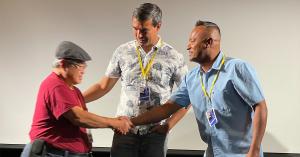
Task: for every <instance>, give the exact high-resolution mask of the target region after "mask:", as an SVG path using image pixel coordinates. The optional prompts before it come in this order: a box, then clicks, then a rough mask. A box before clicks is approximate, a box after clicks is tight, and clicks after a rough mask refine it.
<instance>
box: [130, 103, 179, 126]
mask: <svg viewBox="0 0 300 157" xmlns="http://www.w3.org/2000/svg"><path fill="white" fill-rule="evenodd" d="M180 108H181V107H180V106H178V105H176V104H174V103H172V102H169V101H168V102H167V103H166V104H164V105H162V106H158V107H155V108H153V109H151V110H150V111H148V112H146V113H144V114H142V115H139V116H138V117H134V118H132V119H131V121H132V123H133V125H143V124H149V123H156V122H159V121H161V120H163V119H166V118H168V117H170V115H172V114H173V113H174V112H176V111H177V110H179V109H180Z"/></svg>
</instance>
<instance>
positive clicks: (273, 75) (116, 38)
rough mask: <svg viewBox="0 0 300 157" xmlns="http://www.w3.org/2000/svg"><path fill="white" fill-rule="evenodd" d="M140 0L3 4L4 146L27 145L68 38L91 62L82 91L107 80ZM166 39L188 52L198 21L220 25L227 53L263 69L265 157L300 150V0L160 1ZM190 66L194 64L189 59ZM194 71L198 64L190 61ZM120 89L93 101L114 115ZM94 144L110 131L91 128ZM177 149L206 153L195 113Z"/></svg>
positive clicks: (175, 135) (0, 134)
mask: <svg viewBox="0 0 300 157" xmlns="http://www.w3.org/2000/svg"><path fill="white" fill-rule="evenodd" d="M142 2H144V1H141V0H126V1H123V0H119V1H117V0H36V1H26V2H25V1H23V0H19V1H16V0H0V60H1V62H0V72H1V75H0V86H1V89H2V90H1V91H0V107H1V110H0V125H1V129H0V143H11V144H24V143H27V142H28V140H29V139H28V131H29V128H30V124H31V119H32V114H33V109H34V104H35V97H36V94H37V90H38V87H39V84H40V82H41V81H42V80H43V78H44V77H45V76H47V75H48V74H49V72H50V70H51V62H52V61H53V59H54V50H55V48H56V46H57V45H58V43H59V42H60V41H62V40H70V41H74V42H75V43H77V44H79V45H81V46H82V47H83V48H84V49H86V50H87V51H88V52H89V53H90V54H91V56H92V57H93V61H92V62H90V63H89V67H88V70H87V73H86V76H85V80H84V82H83V83H82V84H81V85H79V87H80V88H81V89H82V90H84V89H86V88H87V87H88V86H90V85H91V84H92V83H94V82H96V81H97V80H98V79H99V78H100V77H101V76H103V75H104V72H105V69H106V66H107V64H108V62H109V59H110V58H111V55H112V52H113V51H114V49H115V48H116V47H117V46H118V45H120V44H121V43H124V42H126V41H128V40H131V39H132V33H131V26H130V25H131V23H130V18H131V13H132V10H133V8H134V7H136V6H137V5H138V4H140V3H142ZM153 2H155V3H157V4H158V5H159V6H160V7H161V8H162V10H163V26H162V30H161V33H160V34H161V36H162V38H163V39H164V40H165V41H167V42H169V43H170V44H171V45H173V46H174V47H175V48H176V49H177V50H178V51H180V52H181V53H183V54H184V56H185V58H186V60H187V54H186V53H187V52H186V44H187V40H188V35H189V33H190V31H191V29H192V28H193V25H194V23H195V21H196V20H198V19H203V20H211V21H213V22H216V23H217V24H219V26H220V27H221V31H222V49H223V51H224V52H225V54H226V55H228V56H233V57H238V58H242V59H245V60H247V61H248V62H250V63H251V64H252V65H253V66H254V67H255V68H256V70H257V72H258V74H259V76H260V80H261V84H262V86H263V89H264V92H265V96H266V99H267V103H268V106H269V121H268V127H267V131H266V136H265V138H264V141H263V146H264V150H265V151H266V152H291V153H300V148H299V145H300V141H299V139H300V138H299V134H298V132H299V127H300V122H299V110H300V94H299V93H300V92H299V87H300V81H299V80H300V70H299V69H300V62H299V61H298V58H299V57H300V55H299V52H300V38H299V37H300V31H299V28H300V20H299V15H300V8H299V6H300V1H297V0H281V1H279V0H278V1H274V0H269V1H267V0H264V1H232V0H227V1H218V2H217V1H214V0H213V1H211V0H207V1H204V0H184V1H182V0H157V1H153ZM187 61H188V60H187ZM189 65H190V67H193V66H194V64H191V63H189ZM119 91H120V85H119V84H118V85H117V86H116V87H115V88H114V89H113V90H112V91H111V93H110V94H108V95H107V96H105V97H104V98H102V99H101V100H98V101H96V102H94V103H91V104H89V108H90V111H92V112H94V113H97V114H100V115H104V116H114V113H115V111H116V104H117V103H118V100H117V97H119ZM93 134H94V141H95V143H94V146H96V147H110V145H111V140H112V131H111V130H109V129H99V130H93ZM169 147H170V148H172V149H192V150H194V149H202V150H203V149H205V147H206V146H205V144H203V142H202V141H201V140H200V137H199V133H198V130H197V126H196V122H195V120H194V115H193V112H192V111H191V112H190V113H188V115H187V116H186V117H185V118H184V120H183V121H181V122H180V123H179V125H177V126H176V127H175V128H174V130H173V131H172V133H171V136H170V139H169Z"/></svg>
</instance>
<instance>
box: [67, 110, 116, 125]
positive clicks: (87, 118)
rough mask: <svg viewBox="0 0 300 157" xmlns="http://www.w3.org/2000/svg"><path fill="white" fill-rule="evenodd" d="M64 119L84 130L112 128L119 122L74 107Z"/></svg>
mask: <svg viewBox="0 0 300 157" xmlns="http://www.w3.org/2000/svg"><path fill="white" fill-rule="evenodd" d="M64 117H65V118H67V119H68V120H69V121H70V122H71V123H72V124H74V125H76V126H80V127H84V128H111V127H114V124H115V123H116V122H117V119H115V118H107V117H102V116H98V115H96V114H93V113H90V112H87V111H84V110H82V109H81V108H79V107H73V108H72V109H70V110H69V111H67V112H66V113H64Z"/></svg>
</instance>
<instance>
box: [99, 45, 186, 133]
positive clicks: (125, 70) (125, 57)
mask: <svg viewBox="0 0 300 157" xmlns="http://www.w3.org/2000/svg"><path fill="white" fill-rule="evenodd" d="M137 49H139V52H140V55H141V59H142V62H143V65H144V67H146V65H147V64H148V62H149V60H150V59H151V58H152V56H153V55H154V53H156V55H155V57H154V60H153V64H152V66H151V69H150V71H149V73H148V79H147V81H146V82H147V87H148V88H149V89H150V100H149V101H148V103H140V101H139V96H140V86H141V84H142V82H143V80H144V79H142V78H143V77H142V74H141V67H140V64H139V59H138V53H137ZM187 72H188V68H187V65H186V63H185V62H184V58H183V55H182V54H180V53H178V52H177V51H176V50H175V49H174V48H173V47H172V46H170V45H169V44H167V43H165V42H163V41H162V40H161V39H160V40H159V41H158V42H157V44H156V45H155V46H153V47H152V49H151V50H150V51H149V52H148V53H145V51H144V50H143V49H142V48H141V47H140V46H139V45H138V44H137V42H136V41H135V40H134V41H130V42H127V43H125V44H123V45H121V46H119V47H118V48H117V49H116V50H115V52H114V54H113V56H112V58H111V60H110V63H109V65H108V67H107V70H106V74H105V75H106V76H108V77H111V78H121V96H120V102H119V105H118V109H117V113H116V115H117V116H128V117H136V116H138V115H140V114H142V113H144V112H146V111H147V110H150V109H151V108H152V107H154V106H157V105H162V104H164V103H165V102H167V100H168V99H169V98H170V96H171V92H172V89H173V85H174V83H176V85H177V86H178V85H179V84H180V82H181V79H182V78H183V77H184V76H185V75H186V74H187ZM162 123H164V121H161V124H162ZM153 125H155V124H149V125H142V126H136V127H135V128H133V129H132V130H131V131H132V132H133V133H137V132H139V134H146V133H148V130H149V129H150V128H151V126H153Z"/></svg>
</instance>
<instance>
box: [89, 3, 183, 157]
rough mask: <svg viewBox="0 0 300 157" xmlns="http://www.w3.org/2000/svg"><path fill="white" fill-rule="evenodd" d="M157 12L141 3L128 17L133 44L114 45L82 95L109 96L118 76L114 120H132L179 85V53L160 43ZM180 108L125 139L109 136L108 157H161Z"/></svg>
mask: <svg viewBox="0 0 300 157" xmlns="http://www.w3.org/2000/svg"><path fill="white" fill-rule="evenodd" d="M161 17H162V13H161V10H160V8H159V7H158V6H157V5H155V4H151V3H144V4H142V5H140V6H139V7H138V8H136V9H135V10H134V12H133V16H132V28H133V33H134V37H135V40H133V41H129V42H127V43H125V44H122V45H121V46H119V47H118V48H117V49H116V50H115V52H114V54H113V56H112V59H111V60H110V63H109V65H108V68H107V71H106V74H105V76H104V77H103V78H102V79H101V80H100V81H99V82H97V83H96V84H94V85H93V86H91V87H90V88H89V89H88V90H87V91H85V92H84V97H85V101H86V102H91V101H94V100H96V99H98V98H100V97H102V96H103V95H105V94H106V93H107V92H109V91H110V90H111V89H112V88H113V87H114V85H115V84H116V82H117V81H118V80H119V78H121V97H120V102H119V105H118V109H117V116H129V117H136V116H138V115H140V114H142V113H144V112H146V111H148V110H150V109H151V108H153V107H155V106H159V105H161V104H164V103H165V102H166V101H167V100H168V99H169V98H170V95H171V92H172V89H173V85H174V83H176V85H179V84H180V82H181V79H182V78H183V77H184V76H185V74H186V73H187V72H188V69H187V65H186V64H185V62H184V58H183V56H182V54H180V53H178V52H177V51H176V50H175V49H174V48H173V47H172V46H170V45H169V44H167V43H165V42H164V41H163V40H162V39H161V37H160V36H159V35H158V32H159V30H160V27H161ZM187 110H188V108H183V109H181V110H179V111H178V112H176V113H175V114H173V115H172V116H171V117H169V118H168V119H166V120H163V121H161V122H159V123H156V124H150V125H142V126H138V127H135V128H132V129H131V130H130V132H129V133H128V134H126V135H122V134H119V133H118V132H115V134H114V138H113V143H112V149H111V156H112V157H121V156H122V157H140V156H144V157H150V156H151V157H165V156H166V151H167V145H166V143H167V135H168V132H169V130H170V129H171V128H172V127H173V126H174V125H175V124H176V123H177V122H178V121H179V120H180V119H181V118H182V117H183V116H184V115H185V113H186V112H187Z"/></svg>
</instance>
